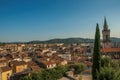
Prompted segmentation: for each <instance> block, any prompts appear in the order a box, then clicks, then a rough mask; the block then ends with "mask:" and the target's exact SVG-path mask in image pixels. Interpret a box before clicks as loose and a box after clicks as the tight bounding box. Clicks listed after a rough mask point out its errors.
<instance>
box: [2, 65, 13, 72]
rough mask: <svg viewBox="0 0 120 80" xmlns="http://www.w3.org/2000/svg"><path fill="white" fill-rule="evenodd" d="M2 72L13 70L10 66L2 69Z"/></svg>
mask: <svg viewBox="0 0 120 80" xmlns="http://www.w3.org/2000/svg"><path fill="white" fill-rule="evenodd" d="M1 70H2V72H6V71H9V70H11V68H10V67H8V66H5V67H1Z"/></svg>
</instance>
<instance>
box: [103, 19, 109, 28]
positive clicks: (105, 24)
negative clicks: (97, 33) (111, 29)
mask: <svg viewBox="0 0 120 80" xmlns="http://www.w3.org/2000/svg"><path fill="white" fill-rule="evenodd" d="M103 29H104V30H108V24H107V20H106V17H104V26H103Z"/></svg>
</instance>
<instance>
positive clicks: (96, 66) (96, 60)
mask: <svg viewBox="0 0 120 80" xmlns="http://www.w3.org/2000/svg"><path fill="white" fill-rule="evenodd" d="M100 66H101V54H100V30H99V25H98V23H97V25H96V33H95V42H94V52H93V66H92V78H93V80H96V78H97V76H96V73H97V71H99V70H100Z"/></svg>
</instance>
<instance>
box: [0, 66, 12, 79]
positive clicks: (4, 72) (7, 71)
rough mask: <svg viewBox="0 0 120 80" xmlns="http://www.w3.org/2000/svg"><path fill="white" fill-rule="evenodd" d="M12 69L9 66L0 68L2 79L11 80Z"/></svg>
mask: <svg viewBox="0 0 120 80" xmlns="http://www.w3.org/2000/svg"><path fill="white" fill-rule="evenodd" d="M11 75H12V69H11V68H10V67H8V66H6V67H1V68H0V80H10V77H11Z"/></svg>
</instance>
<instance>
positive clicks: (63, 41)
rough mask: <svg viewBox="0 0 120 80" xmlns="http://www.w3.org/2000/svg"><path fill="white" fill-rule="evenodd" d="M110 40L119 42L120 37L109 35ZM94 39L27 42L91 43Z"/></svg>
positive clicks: (35, 42)
mask: <svg viewBox="0 0 120 80" xmlns="http://www.w3.org/2000/svg"><path fill="white" fill-rule="evenodd" d="M111 41H112V42H120V38H115V37H111ZM93 42H94V39H89V38H66V39H51V40H46V41H30V42H28V43H34V44H37V43H65V44H69V43H93Z"/></svg>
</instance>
